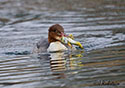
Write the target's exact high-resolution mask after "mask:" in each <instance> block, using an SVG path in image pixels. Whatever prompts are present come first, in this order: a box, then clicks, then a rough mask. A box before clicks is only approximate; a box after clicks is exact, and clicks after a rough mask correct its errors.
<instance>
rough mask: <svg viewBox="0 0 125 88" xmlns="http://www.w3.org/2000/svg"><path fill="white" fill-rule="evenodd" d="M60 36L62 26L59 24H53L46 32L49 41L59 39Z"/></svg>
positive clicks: (62, 34)
mask: <svg viewBox="0 0 125 88" xmlns="http://www.w3.org/2000/svg"><path fill="white" fill-rule="evenodd" d="M62 36H64V28H63V27H62V26H61V25H59V24H55V25H52V26H51V27H50V28H49V33H48V41H49V43H51V42H56V41H60V40H61V37H62Z"/></svg>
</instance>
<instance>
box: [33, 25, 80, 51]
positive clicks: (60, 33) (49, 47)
mask: <svg viewBox="0 0 125 88" xmlns="http://www.w3.org/2000/svg"><path fill="white" fill-rule="evenodd" d="M64 40H66V42H68V43H69V42H70V43H73V44H75V45H78V46H79V45H80V43H79V42H76V41H74V40H72V39H70V38H68V37H67V35H66V34H65V33H64V28H63V27H62V26H61V25H59V24H55V25H52V26H51V27H50V28H49V30H48V39H45V38H42V39H41V40H40V41H39V42H38V43H37V44H36V50H35V52H36V51H37V52H38V53H41V52H44V51H48V52H55V51H65V50H68V49H69V44H65V42H63V41H64ZM68 40H69V41H68ZM72 49H74V48H72Z"/></svg>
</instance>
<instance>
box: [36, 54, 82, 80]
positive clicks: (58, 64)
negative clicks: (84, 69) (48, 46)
mask: <svg viewBox="0 0 125 88" xmlns="http://www.w3.org/2000/svg"><path fill="white" fill-rule="evenodd" d="M38 58H39V59H40V63H41V66H43V65H44V64H45V62H46V63H48V61H49V62H50V69H51V71H52V75H54V76H56V78H55V79H61V78H66V77H67V74H76V73H77V70H76V69H79V68H80V67H81V66H83V65H82V64H81V61H82V59H83V52H54V53H49V54H41V55H39V57H38ZM43 63H44V64H43Z"/></svg>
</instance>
